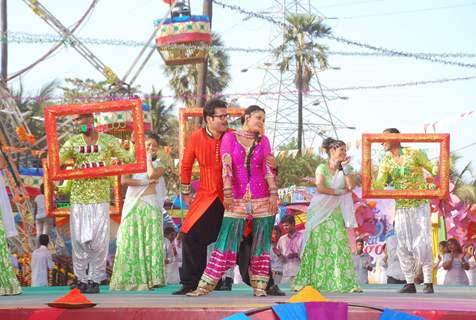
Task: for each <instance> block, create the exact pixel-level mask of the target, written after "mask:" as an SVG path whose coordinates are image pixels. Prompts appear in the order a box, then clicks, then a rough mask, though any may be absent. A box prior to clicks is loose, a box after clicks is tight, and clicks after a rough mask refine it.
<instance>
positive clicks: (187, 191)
mask: <svg viewBox="0 0 476 320" xmlns="http://www.w3.org/2000/svg"><path fill="white" fill-rule="evenodd" d="M180 189H181V191H182V194H190V192H191V191H192V187H191V185H189V184H182V185H181V186H180Z"/></svg>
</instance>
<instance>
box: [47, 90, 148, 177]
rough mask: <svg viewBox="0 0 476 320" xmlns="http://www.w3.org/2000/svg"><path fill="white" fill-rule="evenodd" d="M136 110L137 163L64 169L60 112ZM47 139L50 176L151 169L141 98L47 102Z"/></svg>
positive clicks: (82, 112) (108, 173) (97, 174)
mask: <svg viewBox="0 0 476 320" xmlns="http://www.w3.org/2000/svg"><path fill="white" fill-rule="evenodd" d="M127 110H132V117H133V129H134V137H135V142H136V144H135V147H136V160H135V162H134V163H129V164H121V165H114V166H106V167H100V168H86V169H73V170H64V169H61V167H60V160H59V150H60V146H59V143H58V132H57V129H56V120H57V118H58V117H60V116H68V115H74V114H87V113H97V112H117V111H127ZM45 128H46V140H47V142H48V165H49V174H50V176H49V178H50V179H51V180H73V179H80V178H95V177H103V176H115V175H123V174H129V173H137V172H145V171H146V170H147V165H146V156H145V144H144V122H143V117H142V102H141V100H140V99H131V100H117V101H108V102H95V103H88V104H80V105H78V104H68V105H61V106H47V107H46V108H45Z"/></svg>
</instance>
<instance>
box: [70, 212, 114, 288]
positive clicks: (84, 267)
mask: <svg viewBox="0 0 476 320" xmlns="http://www.w3.org/2000/svg"><path fill="white" fill-rule="evenodd" d="M70 229H71V243H72V245H73V268H74V273H75V275H76V277H77V278H78V280H79V281H81V282H87V281H88V280H92V281H94V282H96V283H100V282H101V281H102V280H104V279H105V276H106V259H107V253H108V250H109V203H99V204H72V205H71V216H70Z"/></svg>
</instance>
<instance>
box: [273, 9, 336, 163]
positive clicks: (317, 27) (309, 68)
mask: <svg viewBox="0 0 476 320" xmlns="http://www.w3.org/2000/svg"><path fill="white" fill-rule="evenodd" d="M286 21H287V22H288V24H289V26H288V28H287V29H286V30H285V31H284V36H283V43H282V44H281V45H280V46H278V47H277V48H276V49H275V50H274V55H275V56H276V58H278V59H279V60H280V62H279V68H280V70H281V72H285V71H289V70H290V68H291V65H294V66H295V70H296V71H295V76H294V82H295V85H296V88H297V90H298V139H297V144H298V145H297V147H298V150H299V155H301V154H302V138H303V93H305V92H307V91H308V90H309V83H310V81H311V78H312V75H313V70H314V67H315V65H316V62H317V64H318V65H319V68H320V70H324V69H326V68H327V67H328V60H327V50H328V48H327V47H326V46H324V45H322V44H319V43H317V42H316V39H317V38H322V37H323V36H325V35H329V34H330V33H331V28H330V27H328V26H326V25H324V24H323V23H322V21H321V20H319V19H318V18H316V16H314V15H310V14H291V15H289V16H287V17H286Z"/></svg>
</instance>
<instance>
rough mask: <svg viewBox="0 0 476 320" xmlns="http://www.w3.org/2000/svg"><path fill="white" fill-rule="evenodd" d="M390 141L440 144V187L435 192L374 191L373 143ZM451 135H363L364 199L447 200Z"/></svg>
mask: <svg viewBox="0 0 476 320" xmlns="http://www.w3.org/2000/svg"><path fill="white" fill-rule="evenodd" d="M389 141H398V142H420V143H439V144H440V158H439V165H438V176H439V179H440V182H439V187H438V188H436V189H435V190H375V189H372V148H371V145H372V143H383V142H389ZM449 172H450V135H449V133H441V134H419V133H416V134H412V133H407V134H395V133H382V134H363V135H362V197H363V198H384V199H385V198H386V199H430V198H439V199H443V198H446V197H447V196H448V194H449Z"/></svg>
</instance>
